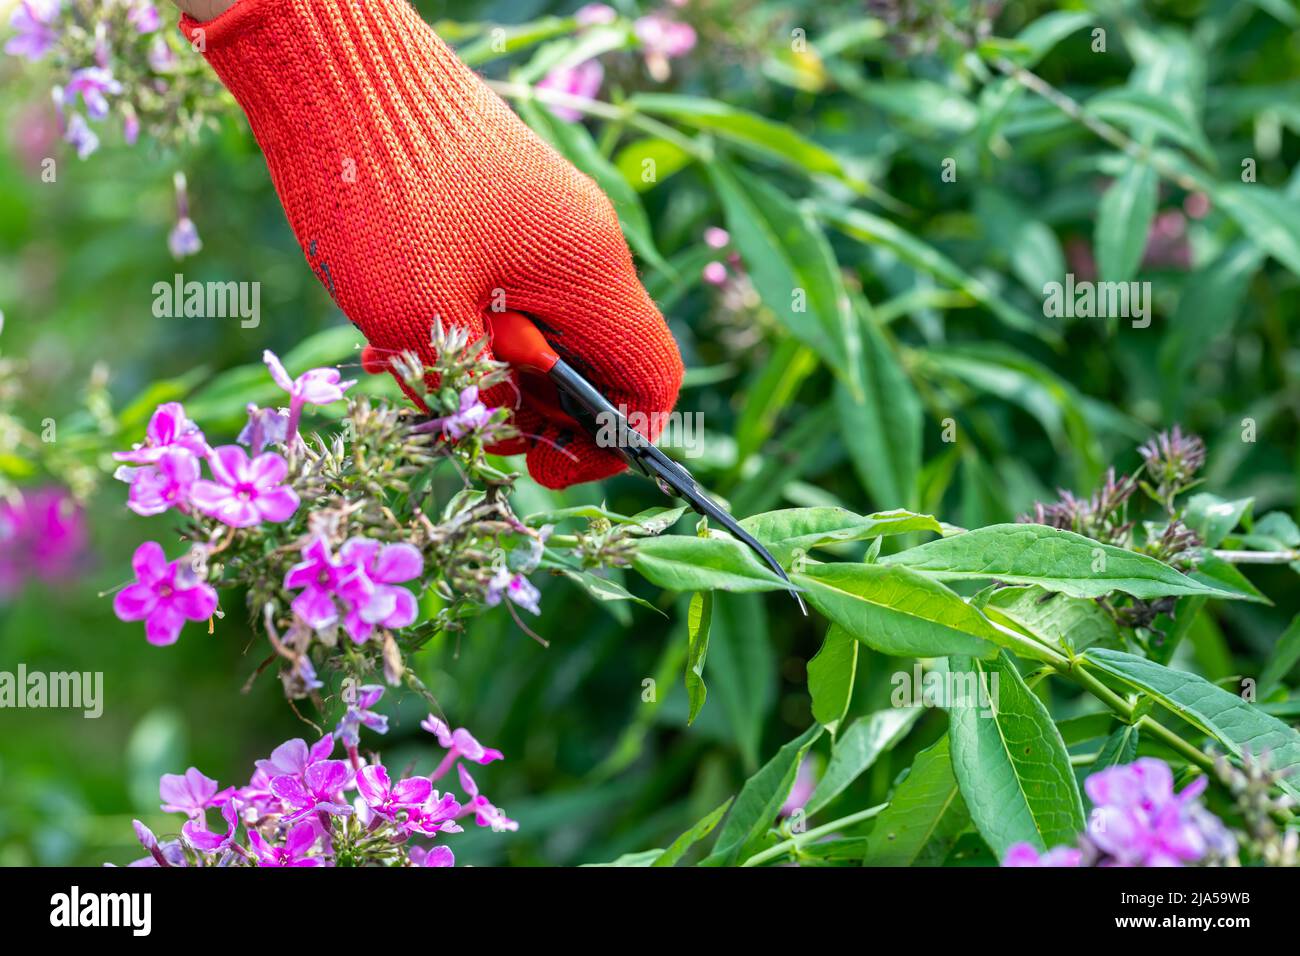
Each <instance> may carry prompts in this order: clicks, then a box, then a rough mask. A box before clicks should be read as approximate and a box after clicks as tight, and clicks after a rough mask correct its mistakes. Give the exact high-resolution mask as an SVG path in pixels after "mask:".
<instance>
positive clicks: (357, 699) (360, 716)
mask: <svg viewBox="0 0 1300 956" xmlns="http://www.w3.org/2000/svg"><path fill="white" fill-rule="evenodd" d="M383 696H384V688H383V685H381V684H363V685H362V686H361V687H358V688H354V689H351V690H348V691H345V692H344V698H343V699H344V701H345V702H346V703H347V705H348V709H347V710H346V711H345V712H344V713H343V718H342V719H341V720H340V721H339V725H338V727H337V728H336V729H335V731H334V734H335V736H336V737H338V739H339V740H341V741H342V742H343V746H344V747H349V748H351V747H356V746H357V745H358V744H359V743H360V742H361V733H360V731H361V728H362V727H363V726H365V727H368V728H370V729H371V730H373V731H374V732H375V733H377V734H386V733H388V718H387V717H386V716H385V715H383V714H377V713H375V712H374V711H373V710H371V709H370V708H371V707H373V706H374V705H375V704H377V703H378V702H379V699H380V698H381V697H383Z"/></svg>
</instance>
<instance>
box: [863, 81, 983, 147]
mask: <svg viewBox="0 0 1300 956" xmlns="http://www.w3.org/2000/svg"><path fill="white" fill-rule="evenodd" d="M837 79H840V80H841V81H842V82H845V85H846V88H847V89H848V91H849V92H850V93H852V94H853V95H854V96H856V97H857V98H858V99H860V100H862V101H864V102H866V103H870V104H871V105H873V106H876V107H878V108H879V109H881V110H884V111H885V112H886V113H888V114H890V116H892V117H893V118H894V119H896V120H900V121H902V122H903V123H904V124H910V125H914V126H920V127H923V128H924V129H925V130H926V131H927V132H928V133H930V134H931V135H948V136H959V135H961V134H962V133H965V132H967V131H969V130H970V129H971V128H972V127H973V126H974V125H975V121H976V118H977V113H976V110H975V106H974V104H972V103H971V102H970V100H968V99H966V97H964V96H962V95H961V93H959V92H957V91H956V90H951V89H949V88H948V87H946V86H943V85H942V84H940V83H935V82H932V81H930V80H876V79H873V80H864V79H861V74H858V73H855V72H853V71H850V70H845V71H843V72H842V73H838V74H837Z"/></svg>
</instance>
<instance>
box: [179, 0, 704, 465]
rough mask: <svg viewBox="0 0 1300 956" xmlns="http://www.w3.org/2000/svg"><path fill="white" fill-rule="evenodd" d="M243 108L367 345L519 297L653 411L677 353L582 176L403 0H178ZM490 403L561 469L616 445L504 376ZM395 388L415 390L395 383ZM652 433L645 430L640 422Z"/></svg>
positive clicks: (417, 333) (559, 346)
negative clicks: (188, 7) (213, 13)
mask: <svg viewBox="0 0 1300 956" xmlns="http://www.w3.org/2000/svg"><path fill="white" fill-rule="evenodd" d="M181 28H182V29H183V30H184V31H185V33H186V35H187V36H189V37H190V39H191V40H192V41H193V42H195V44H196V45H199V44H200V43H201V44H202V45H201V46H200V48H201V49H204V51H205V55H206V57H207V59H208V62H209V63H211V64H212V66H213V68H214V69H215V70H216V71H217V74H218V75H219V76H220V77H221V80H222V82H223V83H225V85H226V86H227V87H228V88H229V89H230V91H231V92H232V93H233V94H234V95H235V98H236V99H237V100H238V101H239V104H240V105H241V106H242V107H243V109H244V112H245V113H246V114H248V120H249V123H250V124H251V125H252V128H253V133H254V134H255V135H256V136H257V141H258V143H259V144H261V147H262V151H263V152H264V153H265V154H266V161H267V165H268V166H269V167H270V170H271V178H272V180H273V181H274V183H275V188H276V191H277V192H278V193H279V195H280V201H281V202H282V203H283V204H284V209H285V212H286V213H287V214H288V217H289V223H290V225H291V226H292V227H293V231H294V233H295V234H296V235H297V237H298V241H299V242H300V243H301V244H302V247H303V250H304V252H305V253H306V255H307V260H308V262H309V263H310V264H311V267H312V269H313V270H315V272H316V274H317V276H318V277H319V278H320V280H321V281H322V282H323V283H324V285H325V287H326V288H327V289H328V290H329V292H330V294H331V295H332V296H333V297H334V300H335V301H336V302H337V303H338V304H339V307H340V308H341V309H342V310H343V311H344V312H345V313H346V314H347V315H348V317H349V318H351V319H352V321H353V322H354V323H355V324H356V325H357V326H358V328H360V329H361V332H362V334H364V335H365V337H366V338H367V340H369V342H370V348H369V349H368V350H367V355H368V357H369V358H370V361H367V363H366V364H367V365H368V366H370V367H372V370H373V367H374V366H375V365H376V363H375V361H374V358H375V357H376V356H378V357H379V358H380V359H382V358H385V357H388V356H391V355H395V354H396V353H397V352H399V351H401V350H405V349H410V350H414V351H416V352H418V353H419V354H420V355H421V356H422V357H423V358H424V360H425V361H426V363H427V362H429V361H431V360H432V358H433V353H432V349H431V348H430V346H429V330H430V325H431V323H432V321H433V318H434V316H435V315H437V316H441V317H442V320H443V322H444V323H446V324H448V325H451V326H454V327H457V328H467V329H469V330H471V333H472V335H473V336H474V337H477V336H479V335H482V334H483V333H484V329H485V326H484V317H485V315H487V314H488V310H489V308H490V307H492V306H493V305H496V306H497V308H498V309H499V308H500V307H501V305H502V300H503V299H504V307H505V308H509V309H511V310H514V311H518V312H523V313H526V314H528V315H530V316H531V317H533V318H534V319H535V320H536V321H537V322H538V324H539V325H540V326H541V327H542V328H543V329H544V330H545V331H546V335H547V338H548V339H549V340H550V342H551V345H552V346H553V347H554V348H555V349H556V351H557V352H559V353H560V354H561V355H562V357H563V358H564V359H565V361H567V362H569V363H570V364H572V365H573V366H574V367H576V368H578V369H579V370H581V371H582V372H583V374H585V375H586V376H587V377H588V378H589V379H590V380H591V382H592V383H593V384H594V385H596V387H597V388H600V389H602V390H603V391H604V392H605V393H606V394H607V395H608V397H609V399H610V401H612V402H613V403H614V404H615V405H619V404H624V405H626V406H627V409H628V411H630V412H642V413H645V414H646V415H647V416H648V418H647V420H648V421H652V422H656V421H659V420H661V419H662V416H661V415H656V414H654V413H656V412H659V413H662V412H667V411H670V410H671V409H672V407H673V404H674V402H675V401H676V399H677V390H678V388H679V387H680V386H681V379H682V362H681V356H680V355H679V354H678V351H677V346H676V344H675V343H674V342H673V338H672V335H671V334H670V333H669V331H668V327H667V325H666V324H665V323H664V320H663V318H662V316H660V314H659V312H658V310H657V309H656V308H655V306H654V303H653V302H651V301H650V297H649V296H648V295H647V294H646V292H645V290H644V289H643V288H642V287H641V283H640V282H639V281H638V279H637V276H636V271H635V269H634V268H633V265H632V258H631V255H630V254H629V252H628V248H627V244H626V243H625V242H624V240H623V236H622V233H621V232H620V230H619V226H618V219H617V217H616V216H615V214H614V210H613V207H612V206H611V205H610V202H609V200H608V199H607V198H606V197H605V195H604V194H603V193H602V192H601V191H600V189H599V188H598V187H597V186H596V184H595V183H594V182H592V181H591V180H590V179H589V178H587V177H586V176H584V175H582V174H581V173H579V172H578V171H577V170H576V169H574V168H573V166H571V165H570V164H569V163H568V162H567V161H566V160H565V159H563V158H562V157H561V156H559V155H558V154H557V153H556V152H555V151H554V150H552V149H551V148H550V147H549V146H548V145H546V144H545V143H544V142H543V141H542V140H540V139H539V138H538V137H537V136H536V135H534V134H533V132H532V131H531V130H529V129H528V127H527V126H525V125H524V124H523V122H521V121H520V120H519V118H518V117H517V116H515V114H514V113H513V112H511V110H510V109H509V107H507V106H506V105H505V103H503V102H502V101H501V99H500V98H499V97H497V96H496V94H494V93H493V92H492V91H491V90H489V89H488V88H487V86H486V85H484V83H483V82H482V81H481V80H480V79H479V78H478V77H477V76H476V75H475V74H474V73H473V72H472V71H471V70H470V69H469V68H468V67H467V66H465V65H464V64H463V63H461V62H460V61H459V60H458V59H456V57H455V55H453V54H452V52H451V51H450V50H449V49H448V48H447V47H446V45H444V44H443V42H442V41H441V40H439V39H438V37H437V36H435V35H434V33H433V31H432V30H431V29H430V28H429V26H428V25H427V24H426V23H425V22H424V21H423V20H422V19H421V18H420V16H419V15H418V14H417V13H416V12H415V10H414V9H412V8H411V7H410V6H409V5H408V4H407V3H406V2H404V0H241V2H239V3H237V4H236V5H235V6H234V7H232V8H231V9H230V10H228V11H226V12H225V13H223V14H222V15H220V16H219V17H217V18H216V19H215V20H211V21H208V22H206V23H200V22H197V21H195V20H193V19H191V18H189V17H182V19H181ZM520 379H521V380H520V381H518V382H517V384H518V386H519V388H518V389H516V388H515V387H512V386H511V385H505V386H501V387H499V388H496V389H493V390H492V392H491V393H490V394H488V395H485V396H484V400H485V402H487V404H489V405H506V406H507V407H512V408H513V407H515V406H517V405H519V404H520V395H521V394H522V396H523V398H522V407H519V408H518V409H517V411H516V417H515V424H516V425H517V427H518V428H519V430H520V431H521V432H523V433H524V434H525V435H527V436H529V437H528V438H525V439H519V440H517V441H515V442H511V443H510V444H509V445H508V446H501V447H498V448H497V449H494V450H496V451H499V452H501V453H505V454H515V453H519V452H522V451H524V450H525V449H527V451H528V470H529V472H530V473H531V474H532V476H533V477H534V478H535V479H537V481H539V482H540V483H541V484H543V485H546V486H547V487H551V488H561V487H564V486H566V485H570V484H573V483H574V482H579V481H591V480H594V479H597V478H604V477H607V476H609V475H612V474H615V473H616V472H618V471H620V470H622V468H623V461H622V459H620V458H619V457H618V456H617V455H615V454H613V453H612V452H610V451H607V450H604V449H601V448H598V447H596V445H595V443H594V442H593V441H592V440H591V439H590V438H589V437H588V436H587V435H585V434H577V433H575V431H574V430H572V429H571V428H570V427H569V423H568V420H567V419H566V418H565V417H564V416H563V414H562V413H560V412H558V410H556V409H555V406H554V405H553V398H552V400H548V390H547V385H548V384H549V383H546V382H545V381H544V380H541V381H538V380H536V379H535V378H534V377H532V376H520ZM413 397H414V396H413ZM650 437H651V438H654V437H657V436H656V435H651V436H650Z"/></svg>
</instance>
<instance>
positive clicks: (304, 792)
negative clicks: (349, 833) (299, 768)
mask: <svg viewBox="0 0 1300 956" xmlns="http://www.w3.org/2000/svg"><path fill="white" fill-rule="evenodd" d="M351 779H352V777H351V772H350V770H349V769H348V765H347V762H346V761H343V760H321V761H319V762H317V763H314V764H312V765H311V766H309V767H307V769H306V770H305V771H304V772H303V775H302V776H301V777H297V776H292V775H289V774H283V775H281V776H278V777H272V778H271V792H272V793H274V794H275V795H276V796H277V797H279V798H280V799H281V800H282V801H284V804H285V806H286V807H287V809H288V810H289V812H288V814H287V815H286V816H285V819H286V820H288V821H290V822H293V821H295V820H300V819H302V818H303V817H305V816H307V815H308V814H311V813H317V812H324V813H328V814H330V815H331V816H343V817H346V816H349V815H350V814H351V813H352V807H351V805H350V804H349V803H348V802H347V801H346V800H344V799H343V791H344V790H345V789H346V788H347V786H348V785H349V783H350V782H351Z"/></svg>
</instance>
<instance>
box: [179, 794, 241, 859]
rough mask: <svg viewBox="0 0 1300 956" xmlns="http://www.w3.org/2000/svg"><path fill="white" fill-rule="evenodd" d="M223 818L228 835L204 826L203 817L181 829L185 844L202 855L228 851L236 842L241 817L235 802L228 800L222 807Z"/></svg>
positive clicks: (195, 819) (191, 821)
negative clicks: (214, 831)
mask: <svg viewBox="0 0 1300 956" xmlns="http://www.w3.org/2000/svg"><path fill="white" fill-rule="evenodd" d="M221 816H222V817H223V818H224V819H225V821H226V826H227V829H226V833H225V835H224V836H223V835H221V834H220V833H213V832H212V831H211V830H209V829H208V828H207V827H206V826H205V825H204V820H203V817H202V815H200V816H198V817H195V818H194V819H191V820H189V821H188V822H187V823H186V824H185V825H184V826H183V827H181V836H182V837H183V838H184V839H185V842H186V843H188V844H189V845H190V846H192V847H193V848H194V849H196V850H198V851H200V852H201V853H216V852H218V851H220V850H228V849H230V847H231V846H232V845H233V844H234V842H235V831H236V830H238V829H239V815H238V812H237V810H236V808H235V801H234V800H227V801H226V802H225V803H223V804H222V805H221Z"/></svg>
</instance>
